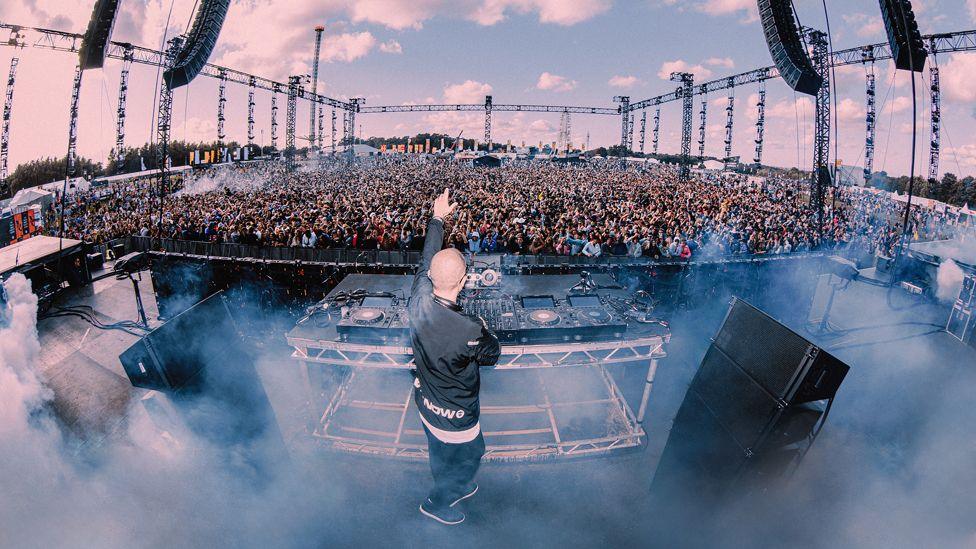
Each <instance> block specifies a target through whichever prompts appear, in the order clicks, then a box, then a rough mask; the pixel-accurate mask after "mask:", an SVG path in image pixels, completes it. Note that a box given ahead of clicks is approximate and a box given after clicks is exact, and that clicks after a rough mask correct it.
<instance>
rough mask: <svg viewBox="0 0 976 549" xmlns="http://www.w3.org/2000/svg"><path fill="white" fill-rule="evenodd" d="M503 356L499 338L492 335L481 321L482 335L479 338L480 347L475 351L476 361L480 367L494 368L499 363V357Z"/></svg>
mask: <svg viewBox="0 0 976 549" xmlns="http://www.w3.org/2000/svg"><path fill="white" fill-rule="evenodd" d="M501 354H502V349H501V346H500V345H499V344H498V338H497V337H495V334H493V333H491V332H490V331H489V330H488V328H487V327H486V326H485V324H484V321H483V320H482V321H481V335H480V336H478V346H477V347H475V350H474V360H475V362H477V363H478V366H494V365H495V363H496V362H498V357H499V356H500V355H501Z"/></svg>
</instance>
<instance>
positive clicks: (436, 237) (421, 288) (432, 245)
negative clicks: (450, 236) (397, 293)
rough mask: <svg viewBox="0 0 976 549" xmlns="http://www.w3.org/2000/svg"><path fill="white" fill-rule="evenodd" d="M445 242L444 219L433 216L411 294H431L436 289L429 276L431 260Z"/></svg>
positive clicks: (428, 225) (428, 224)
mask: <svg viewBox="0 0 976 549" xmlns="http://www.w3.org/2000/svg"><path fill="white" fill-rule="evenodd" d="M443 244H444V221H443V220H442V219H440V218H437V217H435V218H432V219H431V220H430V222H429V223H427V235H426V238H425V239H424V251H423V252H422V253H421V254H420V265H418V266H417V275H416V276H415V277H414V279H413V286H412V288H411V290H410V295H411V296H415V295H423V294H429V293H431V292H432V291H433V290H434V285H433V283H432V282H431V281H430V278H428V277H427V272H428V271H429V270H430V262H431V260H432V259H434V254H436V253H437V252H439V251H440V250H441V246H443Z"/></svg>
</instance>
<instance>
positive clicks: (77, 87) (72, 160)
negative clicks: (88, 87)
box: [66, 65, 82, 178]
mask: <svg viewBox="0 0 976 549" xmlns="http://www.w3.org/2000/svg"><path fill="white" fill-rule="evenodd" d="M81 75H82V70H81V65H77V66H76V67H75V78H74V81H73V82H72V85H71V107H70V108H69V111H68V157H67V165H68V169H67V172H66V173H67V176H68V177H69V178H70V177H74V176H75V170H76V169H77V165H76V164H77V160H78V159H77V148H78V101H79V99H80V98H81Z"/></svg>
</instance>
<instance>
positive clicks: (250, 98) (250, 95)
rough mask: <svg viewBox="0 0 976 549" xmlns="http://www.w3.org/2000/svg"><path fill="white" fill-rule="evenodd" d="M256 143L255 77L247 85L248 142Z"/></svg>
mask: <svg viewBox="0 0 976 549" xmlns="http://www.w3.org/2000/svg"><path fill="white" fill-rule="evenodd" d="M252 143H254V79H253V78H251V81H250V82H249V83H248V85H247V144H248V145H250V144H252Z"/></svg>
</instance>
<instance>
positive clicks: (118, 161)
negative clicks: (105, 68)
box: [114, 49, 132, 173]
mask: <svg viewBox="0 0 976 549" xmlns="http://www.w3.org/2000/svg"><path fill="white" fill-rule="evenodd" d="M131 66H132V51H131V49H130V51H129V52H128V54H127V56H126V58H125V59H124V60H123V61H122V72H121V73H119V102H118V109H117V110H116V111H115V159H114V160H115V173H121V172H122V171H124V170H125V111H126V106H125V103H126V98H127V96H128V94H129V69H130V67H131Z"/></svg>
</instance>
